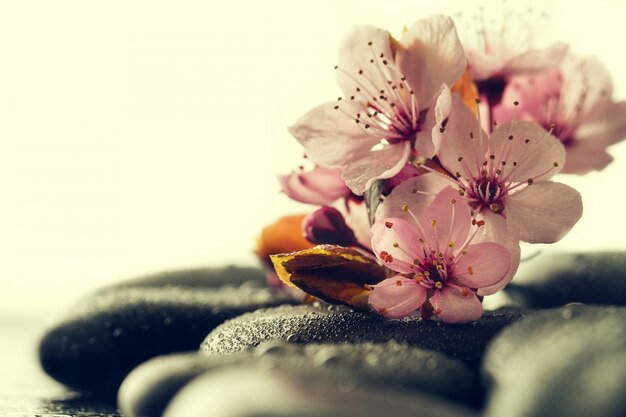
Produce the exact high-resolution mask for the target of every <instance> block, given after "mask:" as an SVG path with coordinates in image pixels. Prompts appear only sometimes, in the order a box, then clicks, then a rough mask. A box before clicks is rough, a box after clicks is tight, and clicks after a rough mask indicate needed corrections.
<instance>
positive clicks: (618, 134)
mask: <svg viewBox="0 0 626 417" xmlns="http://www.w3.org/2000/svg"><path fill="white" fill-rule="evenodd" d="M624 138H626V101H620V102H618V103H611V104H609V105H608V106H607V108H606V112H605V113H604V114H603V115H602V117H601V118H599V119H598V120H594V121H592V122H587V123H584V124H583V125H581V126H580V127H579V128H578V130H577V131H576V135H575V139H576V140H577V141H589V142H596V143H598V144H601V145H602V146H609V145H613V144H615V143H617V142H620V141H621V140H623V139H624Z"/></svg>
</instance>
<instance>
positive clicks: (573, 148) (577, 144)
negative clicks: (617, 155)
mask: <svg viewBox="0 0 626 417" xmlns="http://www.w3.org/2000/svg"><path fill="white" fill-rule="evenodd" d="M625 125H626V123H625ZM565 149H566V151H567V155H566V159H565V166H564V167H563V170H561V172H562V173H563V174H578V175H584V174H587V173H588V172H590V171H593V170H596V171H600V170H603V169H604V168H606V166H607V165H609V164H610V163H611V162H613V157H612V156H611V155H609V154H608V152H607V151H606V148H605V147H604V146H602V144H601V143H599V142H593V141H588V140H585V141H582V140H574V141H573V142H571V143H569V144H568V145H567V148H565Z"/></svg>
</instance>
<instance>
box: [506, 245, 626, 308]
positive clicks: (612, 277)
mask: <svg viewBox="0 0 626 417" xmlns="http://www.w3.org/2000/svg"><path fill="white" fill-rule="evenodd" d="M505 292H506V293H507V294H508V295H509V296H510V297H511V298H512V299H513V300H515V301H517V302H518V303H520V304H522V305H524V306H526V307H531V308H533V307H542V308H550V307H560V306H563V305H565V304H569V303H575V302H578V303H588V304H612V305H626V252H593V253H549V252H548V253H545V254H539V255H537V256H536V257H534V258H532V259H529V260H528V261H525V262H522V264H521V265H520V269H519V271H518V273H517V275H516V277H515V280H514V281H513V282H511V283H510V284H509V285H508V286H507V287H506V289H505Z"/></svg>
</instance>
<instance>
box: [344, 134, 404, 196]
mask: <svg viewBox="0 0 626 417" xmlns="http://www.w3.org/2000/svg"><path fill="white" fill-rule="evenodd" d="M410 153H411V144H410V143H409V142H408V141H403V142H399V143H395V144H390V145H385V146H384V147H383V149H380V150H370V151H368V152H366V153H362V154H360V155H359V156H358V158H355V159H354V160H352V161H350V162H348V163H347V165H346V167H345V170H344V171H343V175H342V176H343V179H344V181H345V182H346V185H347V186H348V187H350V189H351V190H352V192H353V193H355V194H357V195H362V194H363V193H364V192H365V191H366V190H368V189H369V188H370V187H371V186H372V184H373V183H374V181H376V180H379V179H384V178H391V177H393V176H394V175H396V174H397V173H398V172H400V170H401V169H402V167H404V164H406V161H407V160H408V159H409V155H410Z"/></svg>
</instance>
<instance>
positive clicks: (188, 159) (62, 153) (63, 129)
mask: <svg viewBox="0 0 626 417" xmlns="http://www.w3.org/2000/svg"><path fill="white" fill-rule="evenodd" d="M459 3H461V2H454V1H437V2H435V1H426V0H412V1H400V0H385V1H376V2H374V1H363V0H359V1H341V2H339V1H320V0H317V1H287V0H284V1H278V0H269V1H263V2H259V1H252V0H247V1H241V0H240V1H237V0H230V1H223V2H219V3H218V2H213V1H158V0H149V1H138V0H123V1H117V0H108V1H89V2H86V1H54V2H50V1H44V0H20V1H3V2H1V3H0V57H1V58H2V65H1V67H0V143H1V147H0V187H1V188H0V189H1V192H2V203H1V208H0V280H1V284H2V286H1V287H0V318H2V317H5V318H7V317H13V318H16V317H21V318H25V317H30V316H32V317H40V316H43V315H46V316H49V315H51V314H55V313H57V312H59V311H60V310H62V309H64V308H66V307H67V306H68V305H69V304H70V303H71V302H73V301H74V300H75V299H76V297H78V296H79V295H81V294H82V293H85V292H86V291H89V290H90V289H93V288H95V287H98V286H102V285H105V284H108V283H111V282H114V281H117V280H121V279H124V278H128V277H131V276H134V275H140V274H145V273H151V272H157V271H159V270H163V269H175V268H184V267H190V266H198V265H207V264H208V265H221V264H226V263H236V264H254V263H255V258H254V256H253V255H252V250H253V247H254V242H255V238H256V236H257V235H258V234H259V231H260V229H261V228H262V227H263V226H264V225H266V224H268V223H270V222H272V221H274V220H275V219H277V218H278V217H279V216H280V215H283V214H287V213H298V212H306V211H307V210H309V208H308V207H306V206H304V205H299V204H297V203H293V202H290V201H289V200H288V199H287V198H286V197H285V196H284V195H282V194H281V193H280V192H279V186H278V182H277V181H276V175H278V174H281V173H288V172H289V171H291V170H292V169H294V168H296V167H297V166H298V165H299V164H300V163H301V155H302V151H301V149H300V147H299V145H298V144H297V143H296V141H295V140H294V139H292V138H291V137H290V136H289V134H288V133H287V131H286V126H288V125H289V124H291V123H293V122H294V121H295V120H296V119H297V118H298V117H299V116H300V115H301V114H303V113H304V112H305V111H307V110H308V109H309V108H310V107H312V106H314V105H317V104H319V103H320V102H322V101H326V100H329V99H333V98H335V97H336V96H337V94H338V88H337V86H336V84H335V79H334V72H333V70H332V68H333V66H334V65H335V60H336V47H337V44H338V42H339V39H340V38H341V36H342V35H343V34H344V33H345V32H346V31H347V29H348V28H349V27H350V26H351V25H353V24H357V23H367V24H373V25H376V26H381V27H384V28H387V29H389V30H391V31H392V33H395V34H396V35H397V34H399V33H400V31H401V29H402V27H403V25H410V24H411V23H412V22H413V21H414V20H416V19H418V18H420V17H424V16H427V15H429V14H431V13H436V12H440V13H447V12H451V11H454V10H458V8H459ZM462 3H464V7H471V5H472V4H474V2H470V1H463V2H462ZM524 4H525V5H526V4H528V3H524ZM543 7H544V8H545V7H546V6H543ZM548 10H549V11H551V12H552V14H553V29H552V30H550V29H548V32H549V33H550V34H551V35H552V34H554V35H555V37H556V38H555V39H556V40H565V41H568V42H570V43H571V45H572V48H573V49H574V50H576V51H578V52H580V53H583V54H585V53H593V54H595V55H597V56H598V57H600V58H601V59H602V60H603V61H604V63H605V64H606V65H607V67H608V68H609V69H610V70H611V72H612V73H613V75H614V85H615V90H614V97H615V98H616V99H625V98H626V57H625V55H624V54H623V40H624V39H625V38H626V27H625V26H624V22H623V15H624V6H623V2H618V1H608V0H604V1H601V0H594V1H579V2H576V4H575V5H574V4H573V3H572V2H565V1H561V2H555V3H554V4H552V5H550V6H549V8H548ZM514 23H515V22H510V24H511V25H513V24H514ZM543 25H547V24H546V23H545V22H544V23H543V24H541V25H538V27H537V30H538V31H539V30H543V29H546V28H543V27H541V26H543ZM612 154H613V155H614V156H615V157H616V159H617V161H616V162H615V163H614V164H612V165H611V166H610V167H609V168H608V169H606V170H605V171H603V172H601V173H593V174H590V175H587V176H585V177H581V178H574V177H564V176H562V177H560V178H559V180H560V181H563V182H566V183H569V184H570V185H573V186H575V187H576V188H578V189H579V190H580V192H581V193H582V194H583V198H584V204H585V214H584V216H583V219H582V220H581V221H580V223H579V224H578V225H577V226H576V227H575V229H574V230H573V231H572V232H571V233H570V234H569V235H568V236H567V237H566V238H565V239H564V240H563V241H561V242H560V243H558V244H557V245H556V247H558V248H559V249H582V250H594V249H626V240H625V239H624V236H626V222H625V221H624V220H622V215H623V214H622V213H623V204H624V203H626V199H625V198H624V196H623V192H624V191H623V189H624V184H623V178H625V177H626V144H619V145H617V146H614V147H613V148H612Z"/></svg>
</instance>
